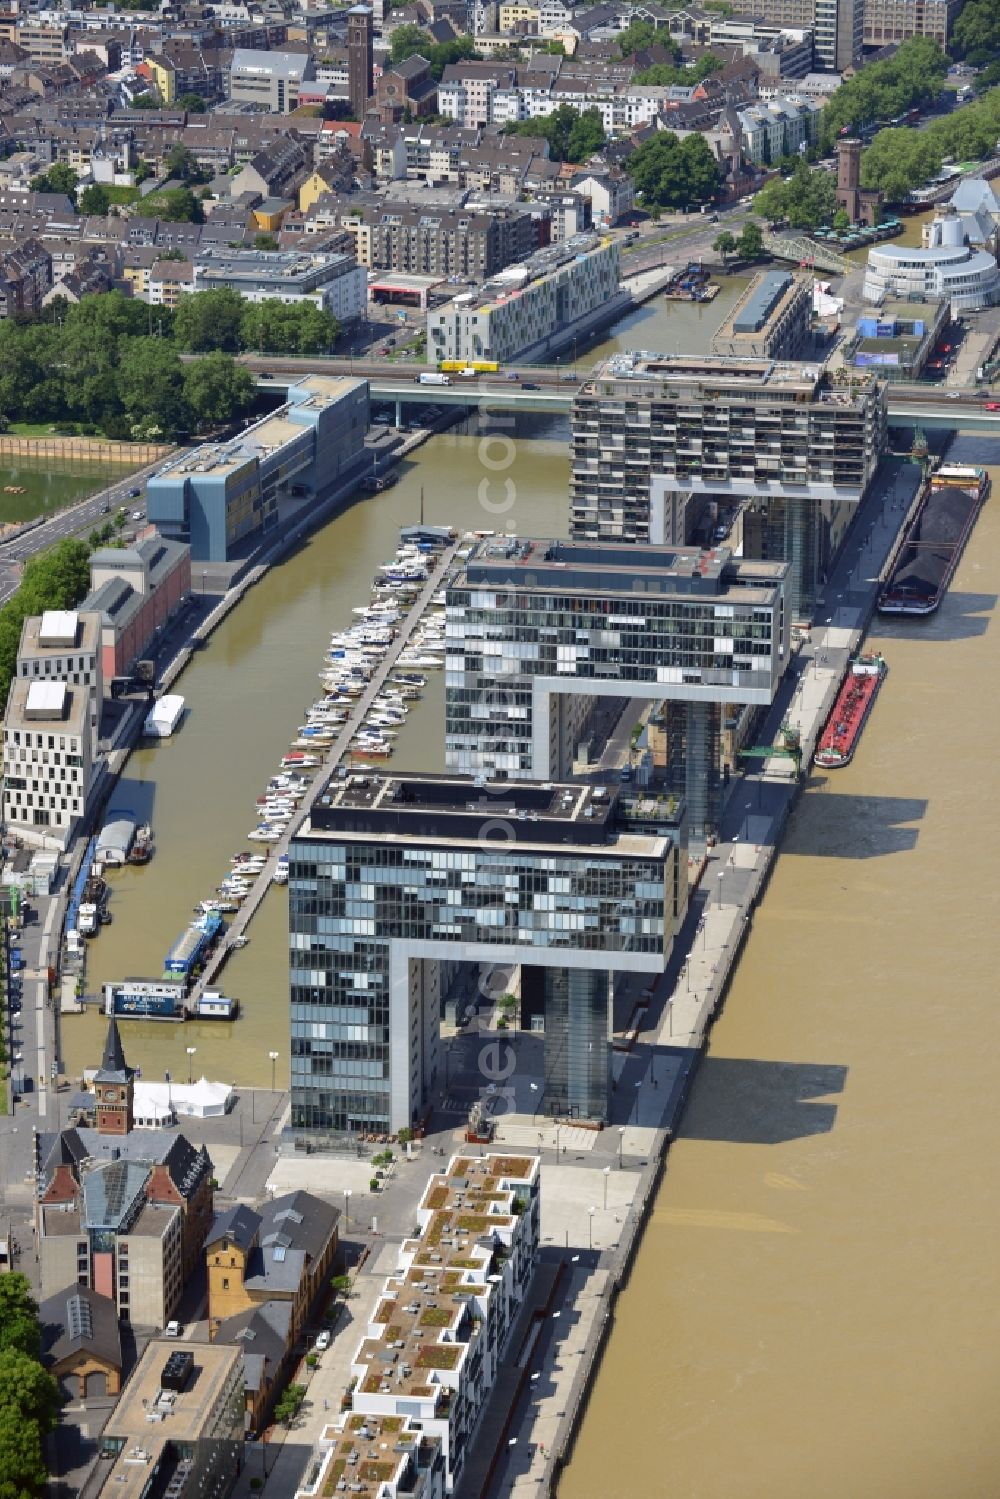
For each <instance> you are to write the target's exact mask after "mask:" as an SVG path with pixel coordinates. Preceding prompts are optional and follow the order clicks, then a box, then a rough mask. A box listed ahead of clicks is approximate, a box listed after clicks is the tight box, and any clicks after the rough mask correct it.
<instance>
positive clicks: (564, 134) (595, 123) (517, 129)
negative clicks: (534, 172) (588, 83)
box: [504, 104, 605, 162]
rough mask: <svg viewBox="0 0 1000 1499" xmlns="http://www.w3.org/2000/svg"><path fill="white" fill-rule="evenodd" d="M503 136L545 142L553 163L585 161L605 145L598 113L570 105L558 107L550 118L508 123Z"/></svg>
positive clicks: (549, 115)
mask: <svg viewBox="0 0 1000 1499" xmlns="http://www.w3.org/2000/svg"><path fill="white" fill-rule="evenodd" d="M504 133H505V134H506V135H527V136H530V137H533V138H540V139H542V140H546V141H548V143H549V156H550V157H551V159H552V160H553V161H571V162H576V161H586V160H587V158H588V157H589V156H593V155H594V153H595V152H596V151H599V150H600V149H601V147H602V146H603V145H604V141H605V135H604V123H603V121H602V119H601V112H600V110H599V109H585V110H583V111H582V112H581V111H580V110H578V109H574V108H573V106H572V104H560V105H559V107H558V108H557V109H554V110H553V111H552V113H551V114H547V115H536V116H535V118H534V119H531V120H516V121H511V122H510V123H509V124H508V125H506V126H505V127H504Z"/></svg>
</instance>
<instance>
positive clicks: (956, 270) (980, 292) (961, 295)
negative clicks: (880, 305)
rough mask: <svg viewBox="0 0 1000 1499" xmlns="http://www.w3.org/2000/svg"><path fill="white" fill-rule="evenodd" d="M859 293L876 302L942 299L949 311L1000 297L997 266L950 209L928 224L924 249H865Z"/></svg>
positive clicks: (989, 302) (987, 303)
mask: <svg viewBox="0 0 1000 1499" xmlns="http://www.w3.org/2000/svg"><path fill="white" fill-rule="evenodd" d="M863 295H864V298H865V301H866V302H876V303H877V302H882V301H884V300H885V298H886V297H892V298H897V297H905V298H907V299H909V300H911V301H918V302H920V301H927V302H931V301H936V300H937V299H938V298H945V299H946V300H947V301H949V302H950V303H951V310H952V313H961V312H970V311H973V310H974V309H976V308H978V307H989V306H991V305H992V304H993V303H994V302H1000V268H998V266H997V263H996V261H995V260H994V258H993V256H992V255H990V254H988V253H987V251H985V250H973V249H971V248H970V247H969V245H968V244H966V242H965V235H964V232H963V228H962V222H961V219H960V218H959V217H958V215H957V214H956V213H955V211H954V209H949V210H948V211H947V212H946V213H945V214H944V215H943V216H942V217H940V218H936V219H935V220H934V222H933V223H932V224H931V226H930V244H929V246H928V247H927V249H924V250H918V249H915V248H914V247H912V246H910V245H891V244H885V245H876V246H875V247H873V248H872V249H871V250H869V252H868V264H867V266H866V267H865V280H864V287H863Z"/></svg>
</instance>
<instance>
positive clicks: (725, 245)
mask: <svg viewBox="0 0 1000 1499" xmlns="http://www.w3.org/2000/svg"><path fill="white" fill-rule="evenodd" d="M712 249H713V250H714V251H715V252H716V254H718V255H721V256H722V263H723V265H725V262H726V256H727V255H735V253H736V240H735V238H734V237H733V235H731V234H730V232H729V230H728V229H723V231H722V233H721V234H720V235H719V236H718V238H716V239H714V240H713V241H712Z"/></svg>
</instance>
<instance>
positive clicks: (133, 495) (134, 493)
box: [128, 489, 142, 500]
mask: <svg viewBox="0 0 1000 1499" xmlns="http://www.w3.org/2000/svg"><path fill="white" fill-rule="evenodd" d="M141 494H142V490H141V489H130V490H129V492H128V497H129V499H130V500H137V499H138V498H139V496H140V495H141Z"/></svg>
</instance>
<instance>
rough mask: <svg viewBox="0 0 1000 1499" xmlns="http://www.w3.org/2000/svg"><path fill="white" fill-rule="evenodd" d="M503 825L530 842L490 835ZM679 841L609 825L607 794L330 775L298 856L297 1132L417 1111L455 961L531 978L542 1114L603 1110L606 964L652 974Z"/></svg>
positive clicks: (433, 1062) (379, 1126)
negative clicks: (537, 975) (536, 977)
mask: <svg viewBox="0 0 1000 1499" xmlns="http://www.w3.org/2000/svg"><path fill="white" fill-rule="evenodd" d="M496 817H502V818H503V819H506V820H507V821H508V822H516V823H517V824H518V828H519V833H520V834H522V835H523V836H519V837H518V839H517V840H516V841H515V842H513V843H512V842H509V841H508V840H506V839H492V838H491V837H490V836H489V828H490V827H492V826H493V823H494V819H495V818H496ZM484 827H485V828H486V829H487V835H486V836H484V835H483V829H484ZM682 841H683V840H682V838H681V835H680V833H679V832H678V831H677V830H676V829H675V830H674V832H673V833H671V832H670V831H660V832H658V833H657V834H655V835H653V834H650V835H639V834H634V833H632V832H631V831H630V830H628V828H627V827H626V826H624V825H622V826H620V825H619V820H618V804H617V792H616V791H611V792H609V791H607V790H606V789H605V788H601V787H598V788H596V790H594V789H593V788H591V787H586V788H581V787H580V786H579V785H577V784H573V785H566V784H561V785H554V784H552V783H547V784H542V785H532V784H530V783H527V782H523V781H522V782H513V781H504V782H495V783H489V784H486V785H483V784H482V778H478V779H477V780H476V781H475V782H474V781H473V780H472V779H471V778H466V777H460V776H430V777H428V776H417V775H402V774H400V775H394V776H391V777H383V776H379V775H362V774H359V773H350V774H348V775H347V776H346V777H345V778H344V779H342V780H340V779H337V780H334V781H331V782H330V784H329V785H328V787H327V789H326V791H325V792H324V793H323V794H322V795H321V796H320V797H319V798H318V800H317V801H316V802H315V803H314V804H313V806H312V808H311V809H310V813H309V817H308V818H307V820H306V822H305V823H304V824H303V825H302V826H301V827H300V829H299V830H298V831H297V833H296V834H295V837H294V838H293V840H292V844H291V848H290V879H289V962H290V981H291V1028H292V1041H291V1093H292V1128H293V1130H294V1131H295V1132H296V1133H301V1134H302V1136H303V1137H305V1138H308V1136H309V1135H310V1133H312V1132H314V1131H318V1132H321V1133H322V1134H324V1135H327V1134H328V1133H331V1132H332V1133H333V1134H336V1135H339V1136H341V1137H344V1138H350V1137H351V1136H353V1135H356V1134H371V1133H375V1134H384V1133H395V1132H396V1131H398V1130H399V1129H401V1128H403V1127H404V1126H405V1127H407V1128H409V1127H411V1126H412V1125H413V1124H414V1123H416V1122H417V1121H418V1120H419V1119H421V1118H422V1117H423V1115H424V1113H425V1112H426V1109H427V1107H428V1105H429V1102H430V1100H431V1098H432V1097H433V1095H434V1093H435V1091H436V1090H437V1089H438V1088H439V1087H440V1086H441V1082H442V1080H443V1078H442V1065H443V1064H442V1061H441V1046H440V1018H441V995H440V987H439V981H438V970H439V968H440V965H441V964H442V963H443V962H453V961H455V960H461V961H462V962H465V963H469V964H472V965H475V966H476V967H477V968H481V969H482V971H483V972H484V973H488V972H489V971H491V970H492V969H493V968H495V967H497V966H498V965H503V964H510V963H516V964H523V965H525V966H526V967H530V968H533V969H534V968H537V969H540V970H542V971H543V972H542V975H541V980H540V983H541V987H542V988H543V991H544V1011H545V1078H546V1085H545V1086H546V1096H545V1097H543V1098H541V1099H540V1101H539V1102H540V1106H543V1105H551V1107H549V1109H548V1111H549V1112H566V1113H573V1114H575V1115H578V1116H579V1117H580V1118H587V1119H593V1120H606V1119H607V1117H608V1112H609V1108H610V1097H611V1070H610V1057H611V1052H610V1030H609V984H610V981H611V976H612V975H613V974H614V973H617V972H633V973H636V972H638V973H659V972H662V970H663V967H664V965H665V963H666V961H667V959H668V957H669V953H670V948H671V945H672V942H673V934H674V931H675V923H676V919H677V918H676V917H675V914H674V913H675V910H676V908H677V903H678V900H679V899H686V885H687V859H686V853H685V854H684V855H683V857H682V854H681V848H682ZM682 877H683V892H682V894H679V893H678V892H679V888H680V883H681V879H682ZM567 1069H568V1070H567Z"/></svg>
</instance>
